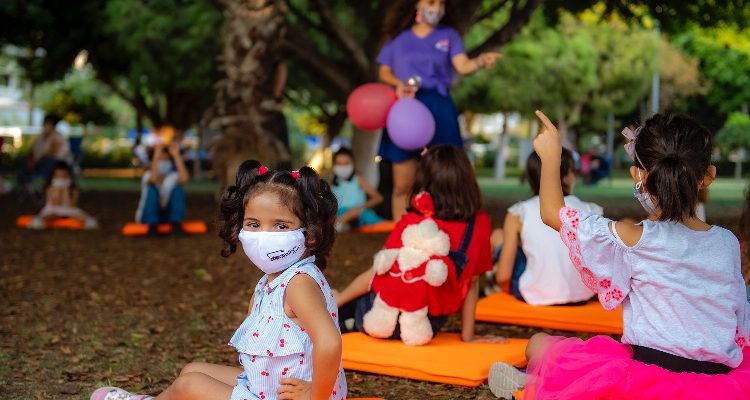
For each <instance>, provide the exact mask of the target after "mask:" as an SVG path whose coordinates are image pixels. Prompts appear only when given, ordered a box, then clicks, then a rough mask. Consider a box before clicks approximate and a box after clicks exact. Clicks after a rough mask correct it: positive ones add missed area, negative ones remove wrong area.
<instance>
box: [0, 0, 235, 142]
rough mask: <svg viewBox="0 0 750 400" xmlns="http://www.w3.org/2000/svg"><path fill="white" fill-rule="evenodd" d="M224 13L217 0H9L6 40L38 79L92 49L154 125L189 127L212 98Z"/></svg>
mask: <svg viewBox="0 0 750 400" xmlns="http://www.w3.org/2000/svg"><path fill="white" fill-rule="evenodd" d="M222 24H223V15H222V13H221V11H220V9H219V7H218V6H217V4H216V3H215V2H213V1H211V0H144V1H140V0H107V1H105V0H80V1H75V2H60V1H56V0H35V1H27V0H5V1H2V2H0V26H3V32H2V33H1V34H0V44H13V45H15V46H18V47H20V48H21V49H22V55H21V56H20V57H19V62H20V64H21V65H22V66H23V67H24V69H25V71H26V74H27V77H28V78H29V79H31V80H32V81H33V82H35V83H41V82H47V81H54V80H57V79H61V78H62V77H63V76H65V74H66V73H67V72H68V71H69V70H70V67H71V64H72V62H73V59H74V58H75V56H76V55H77V54H79V52H80V51H81V50H84V49H85V50H87V51H88V54H89V61H90V62H91V63H92V64H93V65H94V67H95V69H96V71H97V77H98V78H99V79H101V80H102V81H103V82H105V83H106V84H107V85H109V86H110V87H112V88H113V89H114V90H115V91H116V92H117V94H119V95H120V96H122V97H123V98H125V99H126V100H128V101H129V102H130V103H131V105H132V106H133V107H134V108H136V109H138V111H139V112H140V113H141V114H142V115H144V116H145V117H147V118H149V119H150V120H151V122H152V124H153V125H156V126H160V125H162V124H170V125H174V126H175V127H177V128H180V129H185V128H188V127H189V126H190V125H191V124H193V123H195V122H197V121H198V120H199V118H200V117H201V115H202V114H203V111H204V110H205V109H206V108H207V107H208V106H209V105H210V104H211V103H212V102H213V99H214V96H215V91H214V90H213V87H212V85H213V83H214V82H216V81H217V80H218V79H219V72H218V70H217V66H216V58H217V55H218V53H219V52H220V50H221V45H222V42H221V34H220V33H221V29H222Z"/></svg>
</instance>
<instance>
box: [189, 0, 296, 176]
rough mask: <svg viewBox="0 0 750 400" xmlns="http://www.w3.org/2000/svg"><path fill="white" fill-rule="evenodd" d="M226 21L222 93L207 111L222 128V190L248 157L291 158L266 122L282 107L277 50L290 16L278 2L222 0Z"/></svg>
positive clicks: (218, 161) (218, 164) (218, 155)
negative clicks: (276, 83) (276, 86)
mask: <svg viewBox="0 0 750 400" xmlns="http://www.w3.org/2000/svg"><path fill="white" fill-rule="evenodd" d="M221 4H222V5H223V6H224V8H225V14H226V15H227V18H228V23H227V26H226V28H225V31H224V50H223V52H222V55H221V69H222V70H223V71H224V73H225V74H226V76H225V78H224V79H222V80H221V81H220V82H219V83H218V89H219V90H218V95H217V97H216V102H215V103H214V105H213V107H212V108H211V109H210V110H209V111H208V112H207V113H206V116H205V117H204V119H205V120H206V121H205V122H206V125H208V126H210V127H211V128H214V129H220V130H221V132H222V135H221V136H220V137H219V139H218V140H217V141H216V142H215V144H214V146H213V148H212V153H213V167H214V171H215V173H216V177H217V178H218V179H219V182H220V184H221V186H220V187H221V189H222V190H223V188H224V187H226V186H227V185H230V184H232V183H233V182H234V180H235V174H236V171H237V168H238V167H239V165H240V164H241V163H242V162H243V161H245V160H247V159H256V160H259V161H260V162H262V163H264V164H266V165H269V166H271V167H276V166H278V165H279V164H282V163H288V162H289V160H290V155H289V152H288V151H287V149H286V147H285V146H284V144H283V143H282V142H281V141H280V140H279V139H278V138H277V137H275V136H274V135H273V134H272V133H270V132H266V131H265V130H264V129H263V126H264V125H266V124H267V122H268V121H269V120H270V118H273V117H274V115H275V114H274V113H275V112H276V111H278V110H279V109H280V108H281V102H280V99H278V98H276V97H275V96H274V95H273V85H274V73H275V65H276V58H275V56H276V54H277V53H278V49H279V46H280V45H281V43H282V42H283V40H284V36H285V34H286V21H285V19H284V17H283V15H282V13H281V10H280V9H279V6H278V4H277V3H276V2H272V1H265V0H221Z"/></svg>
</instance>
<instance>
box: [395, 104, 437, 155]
mask: <svg viewBox="0 0 750 400" xmlns="http://www.w3.org/2000/svg"><path fill="white" fill-rule="evenodd" d="M386 126H387V127H388V136H390V138H391V140H392V141H393V143H395V144H396V146H398V147H400V148H402V149H404V150H419V149H421V148H423V147H425V146H427V145H428V144H429V143H430V141H432V138H433V137H434V136H435V118H434V117H433V116H432V113H431V112H430V110H429V109H427V107H425V105H424V104H422V102H421V101H419V100H417V99H399V100H398V101H396V103H395V104H393V107H391V111H390V112H389V113H388V121H387V123H386Z"/></svg>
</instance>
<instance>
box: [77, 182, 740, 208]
mask: <svg viewBox="0 0 750 400" xmlns="http://www.w3.org/2000/svg"><path fill="white" fill-rule="evenodd" d="M478 179H479V186H480V188H481V189H482V193H484V195H485V196H486V197H487V198H488V199H504V200H514V201H518V200H522V199H525V198H528V197H529V196H530V194H531V192H530V191H529V187H528V185H526V184H523V183H521V182H520V181H519V179H518V178H508V179H505V180H502V181H496V180H494V179H492V178H489V177H480V178H478ZM140 184H141V183H140V179H136V178H86V179H85V180H84V181H83V187H84V188H85V189H91V190H104V191H108V190H113V191H138V190H140ZM745 184H746V182H745V181H737V180H734V179H729V178H719V179H717V180H716V181H715V182H714V183H713V184H712V185H711V188H710V194H709V203H708V209H709V210H712V209H718V208H725V207H742V202H743V199H744V193H745ZM185 189H186V190H187V191H188V192H193V193H212V192H215V191H216V190H217V183H216V182H215V181H213V180H200V181H191V182H189V183H188V184H187V185H186V187H185ZM575 193H576V195H577V196H579V197H581V198H582V199H586V200H591V201H618V200H622V201H628V202H630V201H635V200H634V199H633V182H632V180H631V179H630V178H625V177H617V178H614V179H612V180H604V181H602V182H601V183H599V185H597V186H587V185H580V184H579V185H577V186H576V188H575Z"/></svg>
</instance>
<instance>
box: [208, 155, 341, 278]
mask: <svg viewBox="0 0 750 400" xmlns="http://www.w3.org/2000/svg"><path fill="white" fill-rule="evenodd" d="M261 166H262V164H261V163H260V162H258V161H256V160H248V161H245V162H243V163H242V164H241V165H240V167H239V169H238V170H237V177H236V179H235V184H234V185H232V186H229V187H228V188H227V189H226V191H225V192H224V194H223V195H222V197H221V202H220V205H219V216H218V231H219V237H220V238H221V239H222V240H224V245H223V248H222V250H221V255H222V256H224V257H229V256H230V255H232V253H234V252H235V251H236V250H237V243H238V241H239V239H238V236H239V233H240V230H241V229H242V221H243V218H244V214H245V205H247V202H248V200H249V199H250V198H251V197H253V196H256V195H258V194H259V193H264V192H272V193H275V194H277V195H278V196H279V197H280V198H281V199H283V200H284V202H285V203H286V204H288V205H289V206H290V208H291V210H292V212H294V214H295V215H296V216H297V217H298V218H299V219H300V220H301V221H302V227H303V228H305V238H306V242H305V246H306V247H307V249H308V251H309V253H310V254H311V255H313V256H315V264H316V265H317V266H318V268H320V269H321V270H323V269H325V267H326V264H327V259H328V255H329V254H330V252H331V248H332V247H333V241H334V238H335V229H334V226H335V223H336V211H337V210H338V203H337V202H336V197H335V196H334V195H333V193H332V192H331V188H330V186H329V185H328V183H327V182H326V181H324V180H322V179H320V177H319V176H318V174H317V173H316V172H315V170H314V169H312V168H309V167H303V168H302V169H300V170H299V177H298V178H294V177H293V176H292V173H291V172H289V171H284V170H269V171H268V172H266V173H264V174H260V173H259V170H258V169H259V168H260V167H261Z"/></svg>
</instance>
